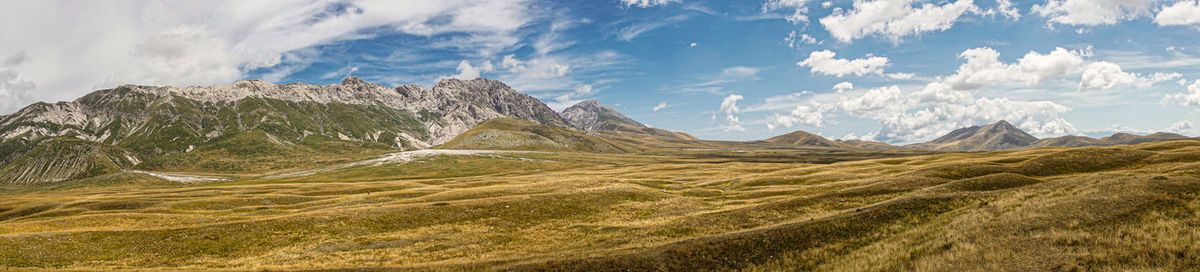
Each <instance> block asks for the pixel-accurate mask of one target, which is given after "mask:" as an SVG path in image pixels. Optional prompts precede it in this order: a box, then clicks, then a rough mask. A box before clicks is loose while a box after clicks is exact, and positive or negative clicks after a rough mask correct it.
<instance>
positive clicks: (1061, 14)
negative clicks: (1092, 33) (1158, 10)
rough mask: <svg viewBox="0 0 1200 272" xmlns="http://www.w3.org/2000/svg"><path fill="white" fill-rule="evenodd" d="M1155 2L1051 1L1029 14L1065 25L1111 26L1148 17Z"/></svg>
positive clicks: (1123, 0) (1143, 0)
mask: <svg viewBox="0 0 1200 272" xmlns="http://www.w3.org/2000/svg"><path fill="white" fill-rule="evenodd" d="M1154 2H1155V1H1154V0H1050V1H1049V2H1046V4H1045V5H1033V8H1032V9H1030V12H1031V13H1034V14H1037V15H1038V16H1042V17H1044V18H1047V19H1049V20H1050V22H1051V23H1058V24H1064V25H1083V26H1096V25H1112V24H1116V23H1117V22H1119V21H1123V20H1132V19H1134V18H1137V17H1141V16H1147V15H1149V14H1150V7H1151V5H1152V4H1153V3H1154Z"/></svg>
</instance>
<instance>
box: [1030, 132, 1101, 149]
mask: <svg viewBox="0 0 1200 272" xmlns="http://www.w3.org/2000/svg"><path fill="white" fill-rule="evenodd" d="M1102 145H1110V144H1109V143H1107V142H1105V141H1101V140H1099V139H1096V138H1092V137H1087V136H1075V135H1066V136H1060V137H1054V138H1046V139H1041V140H1038V141H1037V142H1034V143H1033V144H1030V147H1047V146H1061V147H1084V146H1102Z"/></svg>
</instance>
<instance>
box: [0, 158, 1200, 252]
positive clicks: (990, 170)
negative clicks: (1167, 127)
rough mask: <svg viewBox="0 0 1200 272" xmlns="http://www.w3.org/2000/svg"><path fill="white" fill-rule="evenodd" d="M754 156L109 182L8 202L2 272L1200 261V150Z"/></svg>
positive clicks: (0, 195)
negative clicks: (195, 182) (189, 182)
mask: <svg viewBox="0 0 1200 272" xmlns="http://www.w3.org/2000/svg"><path fill="white" fill-rule="evenodd" d="M755 152H759V153H755ZM755 152H750V155H747V154H725V153H730V152H727V151H726V152H725V153H722V152H718V151H712V152H707V151H706V152H701V151H689V152H678V153H676V154H665V153H664V154H661V155H605V154H587V153H528V154H505V155H503V156H467V157H430V158H425V159H422V160H418V161H416V162H412V163H408V164H404V165H383V166H370V167H356V168H348V169H342V170H338V171H333V172H327V173H322V174H319V175H315V176H308V177H302V178H294V179H290V180H284V181H275V180H265V181H264V180H252V179H248V180H239V181H235V182H227V183H219V184H210V185H202V186H184V185H177V184H170V183H164V182H156V181H154V180H152V179H147V178H146V177H144V176H141V175H133V174H117V175H110V176H104V177H100V178H95V179H91V180H82V181H75V182H71V183H66V184H60V185H56V186H54V187H53V188H11V189H8V190H5V191H2V192H0V267H3V268H11V269H21V270H27V269H72V270H76V269H78V270H122V269H135V270H307V269H312V270H322V269H328V270H338V269H348V268H377V269H381V270H501V269H515V270H573V271H575V270H626V269H630V270H685V271H687V270H748V271H780V270H797V271H805V270H851V271H896V270H917V271H946V270H951V271H961V270H977V271H995V270H1012V271H1029V270H1035V271H1038V270H1062V271H1070V270H1121V271H1124V270H1165V271H1178V270H1189V269H1195V268H1197V267H1200V254H1198V253H1197V252H1200V248H1197V247H1198V246H1197V245H1200V240H1198V239H1200V213H1198V211H1200V200H1197V197H1198V196H1200V141H1196V140H1183V141H1172V142H1162V143H1151V144H1141V145H1135V146H1120V147H1105V148H1083V149H1064V148H1044V149H1035V150H1024V151H1005V152H987V153H969V154H935V155H920V156H908V157H897V158H881V159H872V160H855V161H843V162H838V163H833V164H805V163H780V162H782V161H787V160H788V158H791V159H792V160H793V161H803V160H802V159H797V158H810V157H811V158H824V159H830V160H836V159H837V158H838V156H837V155H836V153H829V152H825V153H821V152H818V151H755ZM772 152H774V153H772ZM787 152H798V153H795V154H790V153H787ZM805 152H807V153H805ZM753 154H763V155H764V156H763V157H768V158H771V159H770V160H764V159H762V157H757V158H756V157H755V156H753ZM892 155H906V154H892ZM843 157H845V158H850V159H861V158H869V157H870V156H868V155H864V154H854V153H844V154H843ZM519 158H525V159H526V160H521V159H519Z"/></svg>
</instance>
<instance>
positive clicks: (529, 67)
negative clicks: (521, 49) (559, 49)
mask: <svg viewBox="0 0 1200 272" xmlns="http://www.w3.org/2000/svg"><path fill="white" fill-rule="evenodd" d="M565 62H566V61H563V60H559V59H557V58H548V56H542V58H536V59H532V60H521V59H517V58H516V56H515V55H505V56H504V59H503V60H502V61H500V67H503V68H504V69H508V72H509V73H510V75H511V77H510V78H509V79H514V80H515V81H527V80H538V79H553V78H562V77H564V75H566V73H568V72H570V71H571V66H570V65H566V64H565ZM540 90H545V89H530V91H540Z"/></svg>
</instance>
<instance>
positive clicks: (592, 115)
mask: <svg viewBox="0 0 1200 272" xmlns="http://www.w3.org/2000/svg"><path fill="white" fill-rule="evenodd" d="M562 116H563V118H564V119H566V120H567V123H568V124H570V125H571V126H573V127H575V128H578V129H580V130H583V131H588V132H592V131H596V130H599V129H601V128H602V127H604V125H605V124H606V123H607V122H616V123H620V124H627V125H631V126H635V127H646V125H643V124H642V123H639V122H638V121H634V120H633V119H630V118H629V117H627V116H625V115H624V114H621V112H618V111H617V110H615V109H613V108H611V107H609V106H605V105H603V104H600V102H596V100H588V101H583V102H579V103H578V104H575V105H574V106H571V107H569V108H567V109H565V110H563V112H562Z"/></svg>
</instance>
